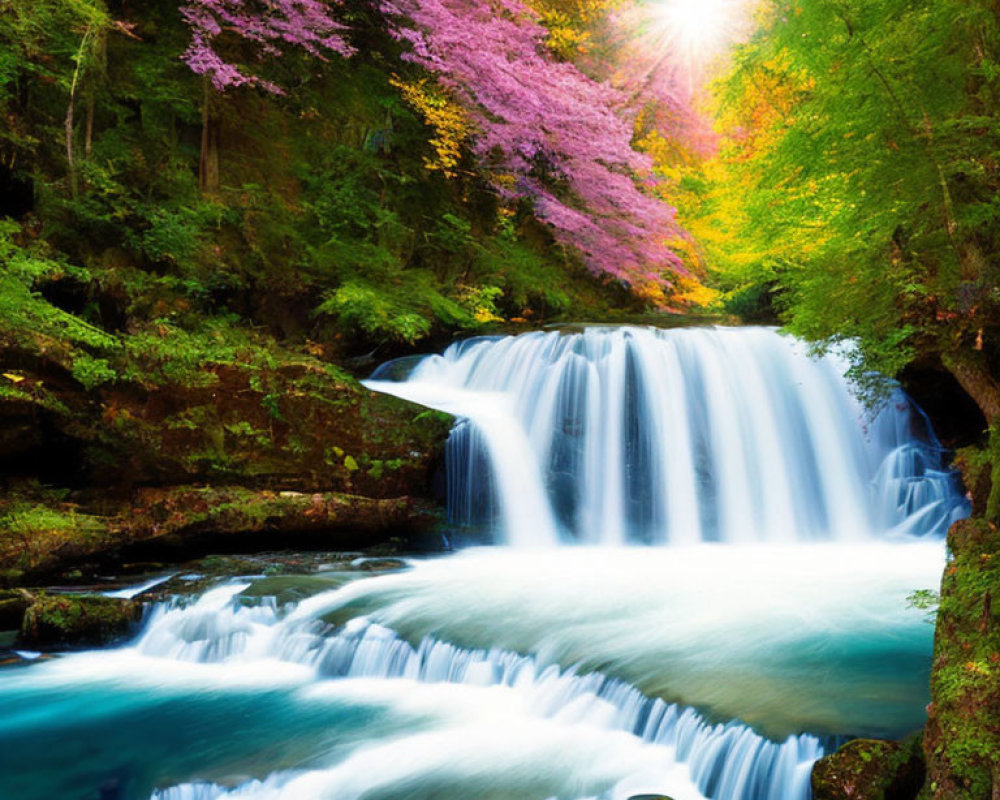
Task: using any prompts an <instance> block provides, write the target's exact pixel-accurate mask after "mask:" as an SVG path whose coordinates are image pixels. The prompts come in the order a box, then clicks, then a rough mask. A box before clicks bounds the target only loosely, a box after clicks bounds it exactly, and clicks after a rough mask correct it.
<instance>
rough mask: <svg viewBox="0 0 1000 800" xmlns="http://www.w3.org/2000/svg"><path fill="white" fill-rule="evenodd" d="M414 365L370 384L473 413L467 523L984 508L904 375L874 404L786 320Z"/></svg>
mask: <svg viewBox="0 0 1000 800" xmlns="http://www.w3.org/2000/svg"><path fill="white" fill-rule="evenodd" d="M406 366H407V367H409V369H406V370H401V369H400V365H399V364H395V365H393V364H390V365H389V366H387V367H384V368H381V369H380V370H378V371H376V373H375V374H374V375H373V376H372V379H371V380H370V381H368V382H367V385H368V386H369V387H370V388H373V389H377V390H380V391H384V392H388V393H391V394H395V395H398V396H400V397H405V398H408V399H410V400H413V401H415V402H418V403H421V404H424V405H427V406H431V407H434V408H439V409H442V410H444V411H448V412H450V413H453V414H455V415H456V416H457V417H458V418H459V419H460V422H459V423H458V424H457V425H456V427H455V429H454V431H453V433H452V435H451V437H450V439H449V442H448V450H447V456H448V458H447V462H448V503H449V515H450V518H451V521H452V523H453V524H455V525H456V526H460V527H467V528H476V527H486V528H488V529H490V528H494V529H496V531H497V534H498V537H499V538H500V539H501V540H502V541H505V542H507V543H509V544H517V545H546V544H555V543H557V542H560V541H566V540H575V541H580V542H587V543H600V544H605V545H616V544H622V543H626V542H646V543H657V544H658V543H670V544H694V543H698V542H706V541H721V542H726V543H741V542H761V541H766V542H793V541H809V540H837V541H847V540H865V539H870V538H873V537H879V536H887V535H916V536H931V535H933V536H940V535H943V533H944V532H945V531H946V530H947V528H948V526H949V525H950V523H951V522H953V521H954V520H955V519H957V518H959V517H961V516H963V515H965V514H966V513H968V508H967V504H966V501H965V499H964V497H963V496H962V494H961V492H960V490H959V488H958V484H957V481H956V479H955V476H954V475H952V474H951V473H950V472H949V471H947V470H946V469H944V468H943V466H942V464H943V461H942V449H941V447H940V445H939V444H938V442H937V440H936V438H935V437H934V434H933V432H932V431H931V430H930V426H929V425H928V424H927V422H926V419H925V418H924V417H923V414H922V412H921V411H920V410H919V409H918V408H916V406H915V405H914V404H913V403H912V401H910V400H909V398H908V397H907V396H906V395H905V393H904V392H902V390H900V389H898V388H897V389H895V390H893V391H891V392H890V393H889V396H888V397H887V398H884V399H883V400H882V401H881V403H880V404H879V405H878V407H877V408H867V407H865V406H863V405H862V404H860V403H859V402H858V401H857V400H856V399H855V397H854V396H853V394H852V392H851V387H850V385H849V384H848V382H847V380H846V379H845V378H844V372H845V370H846V364H845V362H844V361H843V360H842V359H841V358H838V357H837V356H835V355H828V356H825V357H822V358H816V357H812V356H810V355H809V353H808V351H807V349H806V347H805V346H804V345H803V344H802V343H800V342H798V341H796V340H794V339H791V338H789V337H786V336H782V335H780V334H779V333H777V332H776V331H774V330H772V329H767V328H740V329H735V328H686V329H675V330H658V329H653V328H630V327H622V328H602V327H591V328H585V329H584V330H583V332H582V333H561V332H548V333H529V334H524V335H522V336H516V337H503V338H479V339H472V340H468V341H465V342H461V343H458V344H455V345H453V346H451V347H450V348H449V349H448V350H447V351H446V352H445V353H444V354H443V355H440V356H429V357H427V358H424V359H422V360H420V361H418V362H417V363H416V364H415V365H414V364H412V362H408V363H407V365H406ZM401 371H402V372H404V373H405V374H404V376H403V378H402V380H399V379H398V378H399V373H400V372H401Z"/></svg>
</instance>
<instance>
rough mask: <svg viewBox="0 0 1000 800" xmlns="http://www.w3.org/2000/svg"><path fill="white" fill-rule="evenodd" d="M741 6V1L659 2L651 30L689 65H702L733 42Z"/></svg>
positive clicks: (741, 10)
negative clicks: (654, 30)
mask: <svg viewBox="0 0 1000 800" xmlns="http://www.w3.org/2000/svg"><path fill="white" fill-rule="evenodd" d="M744 5H745V4H744V3H743V2H742V0H661V2H659V3H657V5H656V6H655V11H654V12H653V18H654V26H655V27H656V28H658V29H659V31H658V32H659V33H660V35H661V36H662V37H663V38H664V39H668V40H670V42H671V43H672V45H673V47H674V48H675V49H677V50H680V51H682V52H683V54H684V56H685V58H686V59H687V60H688V61H689V62H696V63H697V62H703V61H705V60H708V59H709V58H711V57H712V56H714V55H716V54H717V53H718V51H719V50H720V49H721V48H722V47H724V46H725V45H727V44H729V43H730V42H731V41H732V39H733V38H735V36H736V34H737V31H738V30H739V28H740V23H741V22H742V18H743V12H744Z"/></svg>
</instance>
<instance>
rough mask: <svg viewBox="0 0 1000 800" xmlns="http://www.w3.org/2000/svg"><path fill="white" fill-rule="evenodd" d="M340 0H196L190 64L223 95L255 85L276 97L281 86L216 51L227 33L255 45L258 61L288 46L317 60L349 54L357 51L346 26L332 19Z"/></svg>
mask: <svg viewBox="0 0 1000 800" xmlns="http://www.w3.org/2000/svg"><path fill="white" fill-rule="evenodd" d="M337 4H339V3H338V2H337V0H334V1H333V2H325V0H191V2H188V3H185V4H184V5H183V6H181V15H182V16H183V17H184V19H185V20H186V21H187V24H188V26H189V27H190V28H191V44H190V45H189V46H188V49H187V50H186V51H185V53H184V56H183V59H184V62H185V63H186V64H187V65H188V66H189V67H191V69H192V70H194V72H196V73H197V74H199V75H206V76H208V77H209V78H210V79H211V81H212V85H213V86H214V87H215V88H216V89H218V90H219V91H223V90H224V89H227V88H229V87H230V86H242V85H244V84H253V85H257V86H260V87H262V88H264V89H266V90H267V91H270V92H274V93H276V94H280V93H281V88H280V87H278V86H277V85H275V84H274V83H272V82H270V81H265V80H262V79H261V78H258V77H257V76H256V75H254V74H253V73H252V72H249V71H247V70H246V69H241V68H240V67H239V66H237V65H236V64H233V63H231V62H228V61H226V60H225V59H224V58H222V56H220V55H219V53H218V51H217V50H216V48H215V40H216V38H217V37H218V36H219V35H221V34H222V33H223V32H229V33H232V34H234V35H235V36H237V37H239V38H241V39H243V40H245V41H248V42H251V43H253V44H254V45H256V46H257V52H258V57H261V58H263V57H265V56H270V57H277V56H280V55H281V54H282V48H285V47H289V46H290V47H297V48H300V49H302V50H305V51H306V52H307V53H309V54H310V55H313V56H316V57H317V58H325V56H326V54H327V53H336V54H338V55H342V56H349V55H351V54H352V53H353V52H354V48H352V47H351V45H350V44H348V43H347V41H346V40H345V39H344V36H343V34H344V30H345V29H344V26H343V25H342V24H341V23H340V22H338V21H337V20H336V19H334V18H333V16H331V13H330V12H331V10H332V8H333V6H334V5H337Z"/></svg>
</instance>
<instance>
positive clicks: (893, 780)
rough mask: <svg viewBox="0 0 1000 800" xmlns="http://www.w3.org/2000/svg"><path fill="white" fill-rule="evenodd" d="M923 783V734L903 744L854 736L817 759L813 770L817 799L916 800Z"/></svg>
mask: <svg viewBox="0 0 1000 800" xmlns="http://www.w3.org/2000/svg"><path fill="white" fill-rule="evenodd" d="M923 783H924V760H923V752H922V750H921V743H920V739H919V737H914V738H912V739H908V740H906V741H905V742H903V743H900V742H887V741H882V740H878V739H854V740H853V741H850V742H848V743H847V744H845V745H844V746H843V747H841V748H840V749H839V750H838V751H837V752H836V753H833V754H832V755H829V756H826V757H825V758H821V759H820V760H819V761H817V762H816V765H815V766H814V767H813V772H812V793H813V800H914V798H916V796H917V793H918V792H919V791H920V787H921V786H922V785H923Z"/></svg>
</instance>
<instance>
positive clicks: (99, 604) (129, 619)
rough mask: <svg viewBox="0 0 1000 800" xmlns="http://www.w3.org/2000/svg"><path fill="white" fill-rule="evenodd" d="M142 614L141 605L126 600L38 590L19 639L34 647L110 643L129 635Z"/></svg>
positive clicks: (25, 617)
mask: <svg viewBox="0 0 1000 800" xmlns="http://www.w3.org/2000/svg"><path fill="white" fill-rule="evenodd" d="M141 614H142V608H141V606H139V605H138V604H136V603H133V602H130V601H127V600H119V599H116V598H111V597H96V596H92V595H63V594H58V595H56V594H45V593H37V594H35V595H34V596H33V602H32V603H31V605H29V606H28V609H27V611H26V612H25V614H24V621H23V623H22V626H21V633H20V637H19V641H20V643H21V644H22V645H27V646H31V647H51V646H83V645H88V646H90V645H103V644H109V643H111V642H113V641H115V640H117V639H121V638H123V637H124V636H126V635H128V634H129V632H130V631H131V630H132V629H133V627H134V625H135V623H136V622H138V620H139V618H140V616H141Z"/></svg>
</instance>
